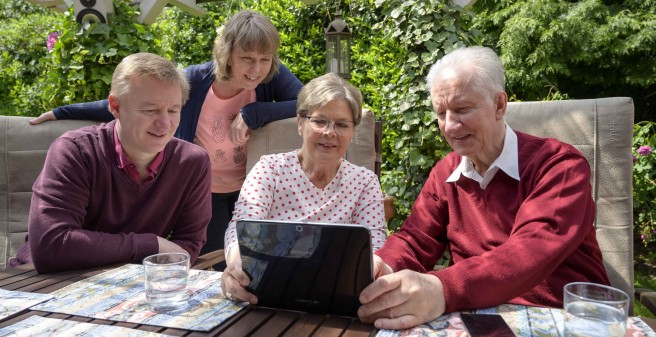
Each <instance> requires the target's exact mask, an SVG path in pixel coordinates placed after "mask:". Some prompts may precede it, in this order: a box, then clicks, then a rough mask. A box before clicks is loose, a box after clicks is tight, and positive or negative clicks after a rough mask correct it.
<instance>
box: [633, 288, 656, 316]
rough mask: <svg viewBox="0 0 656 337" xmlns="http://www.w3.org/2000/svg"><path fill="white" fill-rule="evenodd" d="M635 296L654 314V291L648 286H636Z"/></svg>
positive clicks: (655, 292) (655, 296) (655, 298)
mask: <svg viewBox="0 0 656 337" xmlns="http://www.w3.org/2000/svg"><path fill="white" fill-rule="evenodd" d="M635 297H636V300H638V301H640V303H642V305H644V306H645V308H647V309H648V310H649V311H650V312H651V313H652V314H654V315H656V291H654V290H652V289H648V288H636V289H635Z"/></svg>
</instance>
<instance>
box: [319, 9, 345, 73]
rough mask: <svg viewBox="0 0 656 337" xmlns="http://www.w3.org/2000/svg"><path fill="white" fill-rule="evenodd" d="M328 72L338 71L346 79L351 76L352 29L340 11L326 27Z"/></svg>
mask: <svg viewBox="0 0 656 337" xmlns="http://www.w3.org/2000/svg"><path fill="white" fill-rule="evenodd" d="M325 33H326V73H330V72H332V73H336V74H338V75H339V76H341V77H342V78H344V79H349V78H351V29H350V28H349V26H348V25H347V24H346V22H345V21H344V20H342V18H341V16H340V15H339V12H337V13H335V20H333V21H332V22H331V23H330V24H329V25H328V27H327V28H326V29H325Z"/></svg>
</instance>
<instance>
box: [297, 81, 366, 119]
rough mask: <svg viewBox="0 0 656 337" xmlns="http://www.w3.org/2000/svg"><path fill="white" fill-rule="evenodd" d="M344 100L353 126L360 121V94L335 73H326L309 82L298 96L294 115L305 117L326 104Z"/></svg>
mask: <svg viewBox="0 0 656 337" xmlns="http://www.w3.org/2000/svg"><path fill="white" fill-rule="evenodd" d="M337 99H345V100H346V101H347V102H348V104H349V106H350V107H351V115H352V117H353V123H355V125H356V126H357V125H359V124H360V120H361V119H362V93H360V90H358V88H356V87H354V86H353V85H352V84H351V83H349V82H347V81H346V80H344V79H343V78H341V77H339V75H337V74H335V73H328V74H325V75H322V76H319V77H317V78H315V79H313V80H311V81H310V82H309V83H308V84H306V85H305V86H304V87H303V89H301V92H300V93H299V94H298V100H297V101H296V114H298V115H299V116H301V117H307V116H308V115H309V114H311V113H312V112H314V111H316V110H318V109H319V108H321V107H322V106H324V105H326V104H328V102H331V101H334V100H337Z"/></svg>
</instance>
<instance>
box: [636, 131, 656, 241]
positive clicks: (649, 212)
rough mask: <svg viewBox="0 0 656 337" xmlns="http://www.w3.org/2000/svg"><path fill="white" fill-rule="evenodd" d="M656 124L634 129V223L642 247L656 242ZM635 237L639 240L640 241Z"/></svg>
mask: <svg viewBox="0 0 656 337" xmlns="http://www.w3.org/2000/svg"><path fill="white" fill-rule="evenodd" d="M654 151H656V123H654V122H651V121H642V122H639V123H637V124H635V125H634V128H633V158H634V160H633V222H634V223H635V229H636V236H637V238H639V239H640V241H642V243H643V244H645V245H649V244H654V243H656V203H655V200H656V153H655V152H654ZM637 238H636V239H637Z"/></svg>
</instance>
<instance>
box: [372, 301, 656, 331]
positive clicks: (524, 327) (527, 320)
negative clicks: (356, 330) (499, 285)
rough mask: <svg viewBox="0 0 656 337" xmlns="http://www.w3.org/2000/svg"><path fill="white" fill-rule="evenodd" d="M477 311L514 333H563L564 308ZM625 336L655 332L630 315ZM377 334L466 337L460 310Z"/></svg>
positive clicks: (513, 307) (508, 306) (504, 306)
mask: <svg viewBox="0 0 656 337" xmlns="http://www.w3.org/2000/svg"><path fill="white" fill-rule="evenodd" d="M468 312H471V313H476V314H499V315H501V316H502V317H503V319H504V320H505V321H506V323H508V325H509V326H510V328H511V329H512V330H513V332H514V333H515V335H516V336H519V337H524V336H526V337H528V336H543V337H549V336H553V337H560V336H563V328H564V317H563V310H561V309H554V308H541V307H528V306H524V305H515V304H502V305H500V306H496V307H493V308H488V309H478V310H472V311H468ZM626 333H627V334H626V335H627V336H632V337H656V333H655V332H654V331H653V330H652V329H651V328H650V327H649V326H648V325H647V324H646V323H645V322H643V321H642V320H641V319H640V318H638V317H629V319H628V322H627V326H626ZM376 336H377V337H400V336H426V337H429V336H430V337H446V336H448V337H468V336H469V335H468V334H467V331H466V330H465V327H464V325H463V323H462V320H461V319H460V313H459V312H454V313H449V314H444V315H442V316H440V317H438V318H437V319H435V320H434V321H431V322H428V323H426V324H423V325H420V326H417V327H415V328H412V329H407V330H380V331H379V332H378V334H377V335H376Z"/></svg>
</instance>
